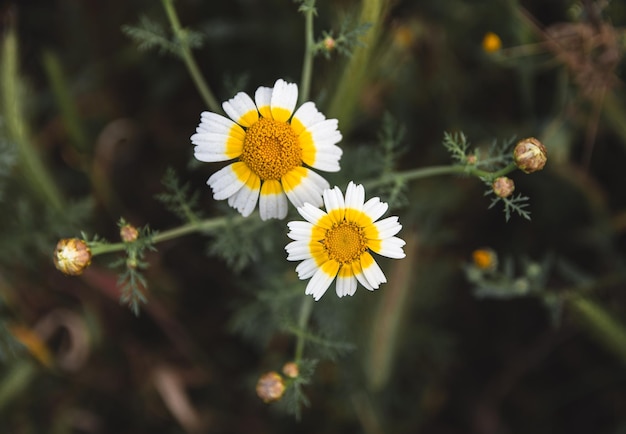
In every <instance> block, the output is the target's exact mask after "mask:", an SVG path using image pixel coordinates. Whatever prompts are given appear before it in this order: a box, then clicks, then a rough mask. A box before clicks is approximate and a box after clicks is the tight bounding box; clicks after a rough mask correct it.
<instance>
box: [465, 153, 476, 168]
mask: <svg viewBox="0 0 626 434" xmlns="http://www.w3.org/2000/svg"><path fill="white" fill-rule="evenodd" d="M465 161H467V164H471V165H472V166H473V165H475V164H476V163H477V162H478V158H477V157H476V155H474V154H470V155H468V156H467V159H466V160H465Z"/></svg>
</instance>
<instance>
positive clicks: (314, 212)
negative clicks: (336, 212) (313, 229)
mask: <svg viewBox="0 0 626 434" xmlns="http://www.w3.org/2000/svg"><path fill="white" fill-rule="evenodd" d="M298 213H299V214H300V215H301V216H302V217H303V218H304V219H305V220H306V221H308V222H309V223H312V224H314V225H317V223H318V222H319V221H320V219H321V218H322V217H324V216H325V215H326V213H325V212H324V211H322V210H321V209H319V208H317V207H315V206H313V205H311V204H310V203H308V202H307V203H305V204H304V205H302V206H301V207H300V208H298Z"/></svg>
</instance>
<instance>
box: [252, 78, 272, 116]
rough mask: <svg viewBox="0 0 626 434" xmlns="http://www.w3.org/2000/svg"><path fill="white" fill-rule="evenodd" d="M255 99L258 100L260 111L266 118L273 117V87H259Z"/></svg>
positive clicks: (257, 104)
mask: <svg viewBox="0 0 626 434" xmlns="http://www.w3.org/2000/svg"><path fill="white" fill-rule="evenodd" d="M254 100H255V101H256V106H257V108H258V109H259V113H261V115H262V116H263V117H265V118H271V117H272V112H271V108H270V106H271V104H272V88H271V87H265V86H261V87H259V88H258V89H257V90H256V92H255V94H254Z"/></svg>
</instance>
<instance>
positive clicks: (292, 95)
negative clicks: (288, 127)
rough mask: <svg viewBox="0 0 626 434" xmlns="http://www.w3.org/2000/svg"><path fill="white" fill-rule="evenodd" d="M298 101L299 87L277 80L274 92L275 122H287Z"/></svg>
mask: <svg viewBox="0 0 626 434" xmlns="http://www.w3.org/2000/svg"><path fill="white" fill-rule="evenodd" d="M297 101H298V85H296V84H295V83H287V82H286V81H284V80H282V79H278V80H276V83H275V84H274V89H273V90H272V103H271V107H272V117H273V118H274V119H275V120H278V121H283V122H287V121H288V120H289V118H290V117H291V114H292V113H293V109H294V108H295V107H296V102H297Z"/></svg>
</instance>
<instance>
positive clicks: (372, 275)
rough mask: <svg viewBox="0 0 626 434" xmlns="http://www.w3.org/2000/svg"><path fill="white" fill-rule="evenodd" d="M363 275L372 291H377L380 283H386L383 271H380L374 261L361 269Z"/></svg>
mask: <svg viewBox="0 0 626 434" xmlns="http://www.w3.org/2000/svg"><path fill="white" fill-rule="evenodd" d="M363 275H364V276H365V278H366V279H367V281H368V282H369V284H370V285H372V288H374V289H378V287H379V286H380V284H381V283H385V282H387V278H386V277H385V274H384V273H383V270H381V269H380V267H379V266H378V263H376V261H373V262H372V263H371V264H370V266H369V267H367V268H363Z"/></svg>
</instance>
